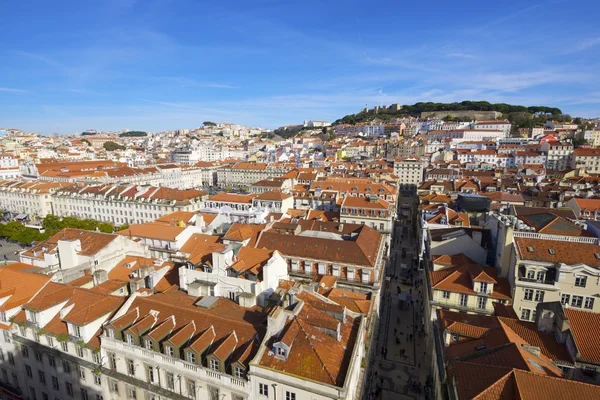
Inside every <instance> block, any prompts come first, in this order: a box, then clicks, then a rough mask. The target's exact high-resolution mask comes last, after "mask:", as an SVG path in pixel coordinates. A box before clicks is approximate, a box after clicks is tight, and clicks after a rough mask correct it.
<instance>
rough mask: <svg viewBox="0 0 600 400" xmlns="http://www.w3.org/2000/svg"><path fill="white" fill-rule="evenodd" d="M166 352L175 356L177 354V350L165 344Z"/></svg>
mask: <svg viewBox="0 0 600 400" xmlns="http://www.w3.org/2000/svg"><path fill="white" fill-rule="evenodd" d="M165 354H166V355H168V356H171V357H173V356H174V355H175V350H174V349H173V347H171V346H165Z"/></svg>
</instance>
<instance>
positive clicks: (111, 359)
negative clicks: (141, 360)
mask: <svg viewBox="0 0 600 400" xmlns="http://www.w3.org/2000/svg"><path fill="white" fill-rule="evenodd" d="M108 365H109V367H110V369H117V356H116V355H115V353H108Z"/></svg>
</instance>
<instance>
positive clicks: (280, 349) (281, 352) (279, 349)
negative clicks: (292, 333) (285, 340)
mask: <svg viewBox="0 0 600 400" xmlns="http://www.w3.org/2000/svg"><path fill="white" fill-rule="evenodd" d="M277 355H278V356H283V357H285V349H284V348H283V347H277Z"/></svg>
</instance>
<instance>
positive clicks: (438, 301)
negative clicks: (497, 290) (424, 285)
mask: <svg viewBox="0 0 600 400" xmlns="http://www.w3.org/2000/svg"><path fill="white" fill-rule="evenodd" d="M490 301H491V300H489V299H488V303H487V304H491V303H490ZM431 304H432V305H433V306H437V307H441V308H453V309H456V310H460V311H467V312H474V313H478V314H486V315H491V314H492V313H493V311H490V310H488V309H485V308H478V307H471V306H469V305H468V303H467V305H463V304H462V303H460V302H458V301H453V300H450V299H444V298H443V297H442V296H439V295H438V296H434V297H433V298H432V300H431Z"/></svg>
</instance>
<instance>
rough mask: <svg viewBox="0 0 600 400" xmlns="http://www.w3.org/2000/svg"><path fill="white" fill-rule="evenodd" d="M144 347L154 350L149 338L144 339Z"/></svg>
mask: <svg viewBox="0 0 600 400" xmlns="http://www.w3.org/2000/svg"><path fill="white" fill-rule="evenodd" d="M146 349H148V350H154V343H152V340H151V339H146Z"/></svg>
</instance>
